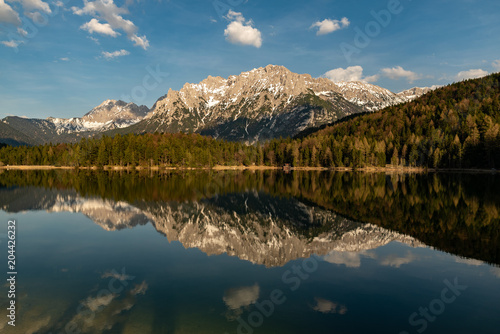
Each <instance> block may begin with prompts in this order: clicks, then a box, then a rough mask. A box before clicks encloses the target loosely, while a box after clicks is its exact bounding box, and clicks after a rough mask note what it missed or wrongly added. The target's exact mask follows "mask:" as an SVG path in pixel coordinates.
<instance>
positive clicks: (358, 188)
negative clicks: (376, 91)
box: [0, 170, 500, 334]
mask: <svg viewBox="0 0 500 334" xmlns="http://www.w3.org/2000/svg"><path fill="white" fill-rule="evenodd" d="M0 209H1V211H0V221H2V230H0V245H1V247H0V248H1V249H2V252H1V254H2V255H1V258H2V259H3V260H2V261H3V264H2V268H4V275H5V276H7V272H8V271H9V270H8V268H7V261H8V248H7V242H8V240H9V239H8V228H7V223H8V221H9V220H15V221H16V229H15V232H16V234H15V238H16V239H15V240H16V248H15V257H16V267H15V269H16V272H17V274H16V284H15V295H16V296H15V298H14V299H12V298H9V297H8V296H7V292H8V290H9V283H6V284H4V285H3V290H4V291H2V293H1V294H0V305H1V309H2V310H3V311H2V314H1V317H0V331H2V332H5V333H54V334H56V333H57V334H59V333H221V334H224V333H246V334H247V333H429V334H430V333H498V328H499V325H500V321H499V317H498V314H499V311H500V267H499V265H500V178H499V176H498V175H494V174H464V173H437V174H436V173H434V174H384V173H355V172H345V173H334V172H305V171H304V172H299V171H293V172H291V173H284V172H282V171H219V172H216V171H172V172H149V171H148V172H146V171H143V172H137V171H134V172H131V171H129V172H126V171H122V172H106V171H87V170H80V171H2V172H1V174H0ZM11 300H15V305H16V318H15V324H16V326H15V327H13V326H10V325H9V324H8V323H7V322H8V321H9V318H8V317H6V315H7V314H8V312H9V311H8V310H7V307H9V305H10V304H9V303H10V302H11Z"/></svg>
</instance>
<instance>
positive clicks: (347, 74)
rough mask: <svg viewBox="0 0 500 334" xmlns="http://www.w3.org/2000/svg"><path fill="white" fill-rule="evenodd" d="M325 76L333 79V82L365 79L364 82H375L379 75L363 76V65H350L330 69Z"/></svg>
mask: <svg viewBox="0 0 500 334" xmlns="http://www.w3.org/2000/svg"><path fill="white" fill-rule="evenodd" d="M323 76H324V77H326V78H328V79H330V80H332V81H333V82H339V81H364V82H375V81H377V80H378V78H379V76H378V75H377V74H375V75H372V76H369V77H363V67H361V66H359V65H358V66H349V67H347V68H345V69H344V68H341V67H339V68H336V69H333V70H330V71H328V72H326V73H325V74H323Z"/></svg>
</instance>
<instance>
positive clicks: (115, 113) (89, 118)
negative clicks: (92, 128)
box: [82, 100, 149, 123]
mask: <svg viewBox="0 0 500 334" xmlns="http://www.w3.org/2000/svg"><path fill="white" fill-rule="evenodd" d="M148 112H149V109H148V107H146V106H138V105H136V104H135V103H126V102H124V101H121V100H106V101H104V102H103V103H101V104H100V105H98V106H97V107H95V108H93V109H92V110H91V111H89V112H88V113H86V114H85V115H84V116H83V117H82V120H83V121H85V122H92V123H108V122H118V123H126V122H130V121H133V120H136V121H138V120H141V119H143V118H144V116H146V114H147V113H148Z"/></svg>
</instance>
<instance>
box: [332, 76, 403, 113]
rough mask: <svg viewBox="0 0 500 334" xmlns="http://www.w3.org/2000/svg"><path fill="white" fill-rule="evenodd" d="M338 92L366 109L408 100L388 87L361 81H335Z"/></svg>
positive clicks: (380, 107)
mask: <svg viewBox="0 0 500 334" xmlns="http://www.w3.org/2000/svg"><path fill="white" fill-rule="evenodd" d="M335 85H336V86H337V87H338V88H337V89H338V92H339V93H340V94H342V96H343V97H344V98H345V99H347V100H348V101H349V102H351V103H354V104H356V105H358V106H360V107H363V108H364V109H365V110H366V111H376V110H379V109H383V108H385V107H388V106H392V105H395V104H399V103H404V102H406V99H405V98H404V97H403V96H398V94H394V93H393V92H391V91H390V90H388V89H385V88H382V87H379V86H375V85H372V84H369V83H366V82H360V81H349V82H345V81H340V82H335Z"/></svg>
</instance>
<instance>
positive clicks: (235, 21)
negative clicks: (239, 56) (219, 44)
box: [224, 10, 262, 48]
mask: <svg viewBox="0 0 500 334" xmlns="http://www.w3.org/2000/svg"><path fill="white" fill-rule="evenodd" d="M226 18H227V19H228V20H229V21H231V22H230V23H229V24H228V26H227V28H226V29H225V30H224V36H226V40H227V41H228V42H230V43H232V44H240V45H252V46H255V47H256V48H260V47H261V46H262V35H261V33H260V31H259V30H258V29H257V28H254V27H253V26H252V25H253V22H252V20H249V21H246V22H245V18H244V17H243V15H242V14H241V13H238V12H234V11H232V10H229V12H228V13H227V16H226Z"/></svg>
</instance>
